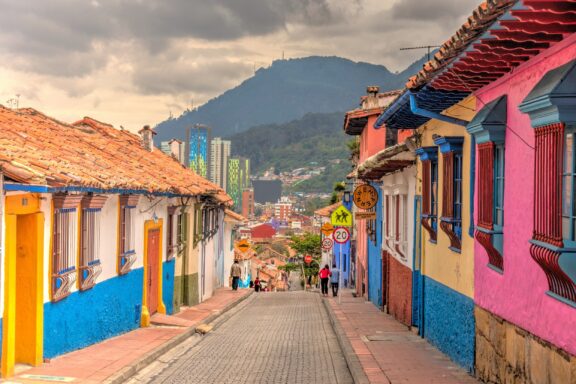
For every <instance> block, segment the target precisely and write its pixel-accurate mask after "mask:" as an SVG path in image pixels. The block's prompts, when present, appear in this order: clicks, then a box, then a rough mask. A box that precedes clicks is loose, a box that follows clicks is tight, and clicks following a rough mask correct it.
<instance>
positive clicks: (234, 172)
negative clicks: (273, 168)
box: [226, 157, 251, 212]
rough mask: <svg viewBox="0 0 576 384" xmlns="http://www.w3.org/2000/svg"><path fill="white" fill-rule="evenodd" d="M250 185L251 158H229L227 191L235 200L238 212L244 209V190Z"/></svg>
mask: <svg viewBox="0 0 576 384" xmlns="http://www.w3.org/2000/svg"><path fill="white" fill-rule="evenodd" d="M250 186H251V183H250V159H247V158H245V157H234V158H229V159H228V181H227V183H226V192H227V193H228V195H230V197H231V198H232V200H234V209H235V210H236V211H237V212H240V211H241V210H242V194H243V191H244V189H246V188H250Z"/></svg>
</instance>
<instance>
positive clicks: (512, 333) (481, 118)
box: [468, 1, 576, 383]
mask: <svg viewBox="0 0 576 384" xmlns="http://www.w3.org/2000/svg"><path fill="white" fill-rule="evenodd" d="M524 2H525V3H527V4H528V3H531V2H530V1H524ZM562 3H565V2H562V1H559V2H557V3H556V4H552V3H548V4H549V5H548V6H549V7H551V9H550V11H552V8H557V9H556V11H559V10H560V8H562V7H563V6H564V7H567V5H566V4H562ZM566 9H567V8H566ZM573 9H574V8H573ZM545 13H546V12H540V13H539V14H537V15H536V16H537V17H536V18H534V17H532V18H531V19H529V20H530V21H526V22H524V23H522V22H521V21H520V22H518V21H516V23H515V24H514V23H510V25H512V26H516V27H518V26H522V28H521V29H520V30H519V31H516V34H515V37H516V38H518V37H519V36H522V35H523V36H525V37H526V36H529V35H527V32H526V31H531V30H534V31H535V30H536V29H537V30H538V31H542V35H541V36H539V37H538V41H535V40H534V41H532V40H530V39H527V40H526V39H525V41H523V42H522V43H518V44H519V45H521V46H522V45H523V46H524V47H523V48H524V49H529V47H530V46H534V45H535V44H536V45H540V46H541V47H540V49H541V51H540V53H539V54H536V55H534V56H533V57H532V58H531V59H529V60H528V61H526V62H524V63H522V64H521V65H519V66H518V67H517V68H515V70H514V71H513V72H512V73H509V74H507V75H505V76H503V77H501V78H499V79H498V80H495V81H492V82H490V83H489V84H487V85H486V86H484V87H482V88H480V89H479V90H477V91H476V92H475V93H474V95H475V96H476V101H477V103H476V105H477V110H478V113H477V115H476V117H475V118H474V119H473V121H472V122H471V123H470V124H469V125H468V131H469V132H470V133H471V134H473V135H474V136H475V138H476V141H477V154H476V159H477V161H476V169H477V173H476V176H477V182H476V198H475V203H476V205H475V222H476V225H477V226H476V236H475V237H476V243H475V252H474V254H475V265H474V292H475V294H474V298H475V304H476V310H475V314H476V325H477V326H476V343H477V345H476V370H477V375H478V376H479V377H480V378H481V379H484V380H491V381H492V380H496V379H495V378H497V380H501V381H502V382H504V376H503V375H504V372H506V371H507V372H514V375H515V377H518V379H519V382H536V377H537V375H543V377H549V378H550V381H541V382H546V383H553V382H558V383H560V382H562V383H564V382H566V383H568V382H576V377H575V375H576V373H575V371H574V367H575V364H574V361H575V360H576V358H575V357H574V355H576V326H575V324H576V249H575V247H574V245H575V244H576V231H575V226H576V220H575V219H576V217H575V216H576V210H575V209H574V208H575V207H576V206H575V205H574V193H575V187H576V185H575V181H574V180H575V177H574V176H575V175H576V169H575V166H576V162H575V160H576V159H575V158H574V156H575V153H576V152H575V148H574V143H575V142H576V140H574V135H575V134H576V133H575V128H576V125H575V124H576V35H575V34H574V33H571V34H570V33H567V32H568V31H569V30H570V29H569V28H568V29H567V27H568V24H567V23H568V21H567V20H568V19H567V17H568V16H567V15H566V14H565V13H563V12H560V13H555V16H554V17H555V19H556V23H557V24H556V25H551V24H547V23H544V24H538V25H536V21H534V20H536V19H537V18H540V19H545V17H544V16H543V15H544V14H545ZM512 15H514V12H512ZM563 22H566V24H563ZM502 25H504V26H507V25H508V23H506V22H503V23H502ZM571 25H572V29H571V30H572V32H574V31H575V30H576V28H574V24H573V22H572V24H571ZM534 28H536V29H534ZM509 34H510V36H513V34H512V33H509ZM554 34H555V35H554ZM532 38H534V36H532ZM516 40H518V39H516ZM544 47H547V49H542V48H544ZM507 60H514V59H513V56H510V57H508V59H506V58H505V59H504V61H503V62H504V63H506V61H507ZM502 340H504V341H505V342H502ZM519 356H522V357H521V358H519ZM539 363H541V364H544V365H545V368H544V369H545V372H542V373H539V372H538V369H539V368H538V364H539ZM495 367H496V368H495ZM498 367H500V368H498ZM499 369H500V373H498V370H499ZM524 380H525V381H524ZM547 380H548V379H547Z"/></svg>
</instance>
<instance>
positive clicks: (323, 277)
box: [230, 260, 340, 297]
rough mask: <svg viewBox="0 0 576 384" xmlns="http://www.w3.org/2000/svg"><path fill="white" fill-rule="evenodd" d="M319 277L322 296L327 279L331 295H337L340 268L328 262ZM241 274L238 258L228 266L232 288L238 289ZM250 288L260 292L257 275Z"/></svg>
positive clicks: (325, 289)
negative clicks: (329, 265)
mask: <svg viewBox="0 0 576 384" xmlns="http://www.w3.org/2000/svg"><path fill="white" fill-rule="evenodd" d="M318 275H319V277H320V285H321V287H322V296H328V281H330V283H331V286H332V296H334V297H336V296H338V285H339V282H340V270H339V269H338V268H336V264H333V265H332V269H330V268H329V267H328V264H326V265H325V266H324V268H322V269H321V270H320V272H319V273H318ZM241 276H242V268H241V267H240V265H239V264H238V260H234V264H232V267H231V268H230V277H231V278H232V290H234V291H237V290H238V283H239V282H240V277H241ZM250 288H254V290H255V291H256V292H260V290H261V289H262V282H261V281H260V279H259V278H258V277H256V280H254V281H250Z"/></svg>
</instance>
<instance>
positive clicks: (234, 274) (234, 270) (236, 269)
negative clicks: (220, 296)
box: [230, 260, 242, 291]
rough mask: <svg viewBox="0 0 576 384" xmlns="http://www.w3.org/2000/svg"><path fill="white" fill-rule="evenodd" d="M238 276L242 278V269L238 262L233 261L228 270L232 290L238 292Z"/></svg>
mask: <svg viewBox="0 0 576 384" xmlns="http://www.w3.org/2000/svg"><path fill="white" fill-rule="evenodd" d="M240 276H242V268H240V264H238V260H234V264H232V267H231V268H230V277H231V278H232V290H233V291H237V290H238V282H239V281H240Z"/></svg>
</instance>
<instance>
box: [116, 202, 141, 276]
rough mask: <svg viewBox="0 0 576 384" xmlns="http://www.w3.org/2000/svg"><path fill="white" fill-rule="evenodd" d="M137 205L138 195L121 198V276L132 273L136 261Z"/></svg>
mask: <svg viewBox="0 0 576 384" xmlns="http://www.w3.org/2000/svg"><path fill="white" fill-rule="evenodd" d="M137 204H138V196H137V195H122V196H120V246H119V249H120V255H119V260H118V273H119V274H120V275H124V274H126V273H128V272H130V271H131V269H132V265H133V264H134V262H135V261H136V251H135V250H134V248H135V247H134V213H135V210H136V209H135V208H136V205H137Z"/></svg>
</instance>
